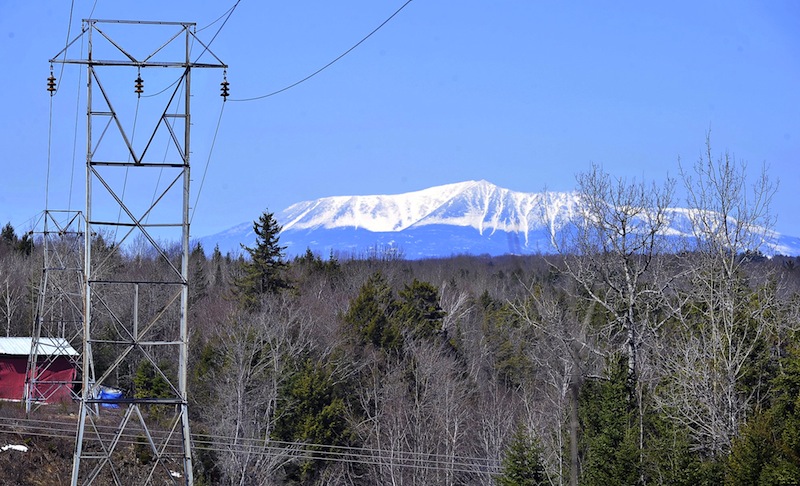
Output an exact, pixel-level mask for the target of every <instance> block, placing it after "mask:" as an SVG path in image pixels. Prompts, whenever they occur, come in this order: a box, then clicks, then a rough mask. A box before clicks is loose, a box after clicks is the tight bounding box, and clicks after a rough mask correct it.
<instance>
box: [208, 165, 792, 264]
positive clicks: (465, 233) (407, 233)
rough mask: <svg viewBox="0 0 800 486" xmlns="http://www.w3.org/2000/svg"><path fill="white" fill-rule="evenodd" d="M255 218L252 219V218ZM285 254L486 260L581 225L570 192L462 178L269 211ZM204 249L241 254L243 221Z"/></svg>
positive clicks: (771, 243) (786, 245)
mask: <svg viewBox="0 0 800 486" xmlns="http://www.w3.org/2000/svg"><path fill="white" fill-rule="evenodd" d="M668 214H669V216H670V219H671V224H670V227H669V229H668V230H667V231H665V232H664V236H665V237H680V236H690V235H691V227H692V223H691V212H690V211H689V210H687V209H682V208H671V209H670V210H669V211H668ZM255 217H256V216H254V219H255ZM275 218H276V219H277V221H278V223H279V224H280V225H281V226H282V227H283V230H282V232H281V235H280V241H281V244H282V245H284V246H286V247H287V248H286V255H287V257H290V258H291V257H293V256H297V255H302V254H304V253H305V252H306V250H307V249H311V251H312V252H314V253H316V254H318V255H320V256H322V257H323V258H325V257H327V256H328V255H329V254H331V252H333V253H334V254H338V255H345V256H356V257H359V256H367V255H371V254H374V253H376V252H378V253H386V252H389V253H394V254H397V255H398V256H402V257H404V258H410V259H418V258H438V257H449V256H453V255H459V254H471V255H482V254H488V255H492V256H497V255H504V254H533V253H553V252H555V246H554V242H556V241H560V238H562V236H563V230H564V229H565V227H567V226H568V225H570V224H572V223H579V222H580V221H582V219H583V216H582V211H581V205H580V197H579V195H578V194H577V193H574V192H571V193H570V192H544V193H526V192H515V191H511V190H509V189H504V188H501V187H497V186H495V185H493V184H491V183H489V182H487V181H468V182H460V183H455V184H447V185H443V186H437V187H431V188H428V189H423V190H421V191H415V192H409V193H405V194H395V195H371V196H334V197H324V198H321V199H317V200H314V201H304V202H299V203H297V204H293V205H291V206H289V207H288V208H286V209H284V210H283V211H280V212H276V213H275ZM200 241H201V243H202V244H203V247H204V248H206V250H210V249H211V248H214V246H215V245H217V244H218V245H219V247H220V250H221V251H222V252H223V253H226V252H232V253H233V254H237V253H239V252H241V251H242V250H241V246H240V244H244V245H247V246H252V245H253V244H254V242H255V234H254V233H253V223H252V222H247V223H242V224H240V225H237V226H234V227H232V228H230V229H228V230H226V231H223V232H221V233H217V234H215V235H211V236H207V237H204V238H201V239H200ZM761 251H762V252H763V253H765V254H768V255H772V254H784V255H792V256H795V255H800V238H795V237H789V236H783V235H779V234H777V233H772V234H771V236H770V238H769V239H768V240H767V241H765V242H764V246H763V248H761Z"/></svg>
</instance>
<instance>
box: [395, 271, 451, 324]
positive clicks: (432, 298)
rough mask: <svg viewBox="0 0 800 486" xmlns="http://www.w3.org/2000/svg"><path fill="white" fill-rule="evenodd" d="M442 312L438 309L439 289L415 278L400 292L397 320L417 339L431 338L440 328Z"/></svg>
mask: <svg viewBox="0 0 800 486" xmlns="http://www.w3.org/2000/svg"><path fill="white" fill-rule="evenodd" d="M444 315H445V313H444V311H443V310H442V308H441V307H439V289H438V288H436V287H435V286H434V285H432V284H429V283H428V282H420V281H419V280H417V279H416V278H415V279H414V280H413V281H412V282H411V285H408V284H407V285H405V287H404V288H403V290H401V291H400V300H399V307H398V309H397V320H398V321H399V322H400V324H401V326H403V328H404V329H409V330H411V332H412V334H413V335H414V336H417V337H426V338H429V337H433V336H434V335H436V334H438V333H439V331H440V329H441V327H442V319H443V318H444Z"/></svg>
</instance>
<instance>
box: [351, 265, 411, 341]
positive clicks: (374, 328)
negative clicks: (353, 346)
mask: <svg viewBox="0 0 800 486" xmlns="http://www.w3.org/2000/svg"><path fill="white" fill-rule="evenodd" d="M397 309H398V305H397V302H396V301H395V298H394V293H393V292H392V289H391V287H389V283H388V282H387V281H386V278H385V277H384V276H383V274H382V273H380V272H377V273H375V274H373V275H371V276H370V277H369V278H368V279H367V282H366V283H365V284H364V285H363V286H362V287H361V290H360V291H359V293H358V296H356V298H355V299H354V300H353V301H352V302H351V304H350V308H349V309H348V310H347V313H346V314H345V315H344V322H345V323H347V324H349V325H350V327H351V328H352V329H353V330H354V331H355V333H356V335H357V336H359V339H361V340H362V342H365V343H371V344H372V345H374V346H376V347H378V348H381V349H383V350H385V351H396V350H399V349H400V348H401V346H402V344H403V337H402V335H401V333H400V330H399V329H398V327H397V325H396V324H395V322H396V321H395V314H396V313H397Z"/></svg>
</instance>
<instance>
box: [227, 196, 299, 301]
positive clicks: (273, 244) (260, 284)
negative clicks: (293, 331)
mask: <svg viewBox="0 0 800 486" xmlns="http://www.w3.org/2000/svg"><path fill="white" fill-rule="evenodd" d="M281 229H282V228H281V226H280V225H279V224H278V222H277V221H276V220H275V218H274V216H273V214H272V213H270V212H268V211H265V212H264V213H263V214H262V215H261V216H260V217H259V218H258V221H255V222H253V232H254V233H255V234H256V244H255V246H254V247H252V248H251V247H248V246H244V245H242V248H243V249H244V250H245V251H247V253H248V254H249V255H250V260H249V261H245V262H244V264H243V274H242V276H241V277H239V278H237V279H236V281H235V286H236V293H237V295H238V297H239V299H240V301H241V303H242V305H244V306H245V307H254V306H256V305H257V304H258V302H259V301H260V299H261V296H262V295H266V294H274V293H278V292H280V291H281V290H284V289H288V288H289V287H290V285H289V281H288V280H287V279H286V277H285V276H284V271H285V269H286V267H287V263H286V262H285V261H284V259H283V251H284V250H285V249H286V247H283V246H280V242H279V237H278V233H280V231H281Z"/></svg>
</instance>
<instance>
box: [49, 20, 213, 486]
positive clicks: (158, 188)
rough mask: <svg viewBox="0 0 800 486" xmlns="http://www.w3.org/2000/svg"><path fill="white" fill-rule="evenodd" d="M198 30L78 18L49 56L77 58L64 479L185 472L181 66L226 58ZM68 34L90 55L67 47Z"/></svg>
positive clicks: (188, 465) (185, 99)
mask: <svg viewBox="0 0 800 486" xmlns="http://www.w3.org/2000/svg"><path fill="white" fill-rule="evenodd" d="M195 30H196V27H195V24H194V23H188V22H148V21H124V20H97V19H88V20H83V27H82V29H81V33H80V34H79V35H78V36H77V37H76V38H75V39H73V40H72V41H71V42H70V43H68V44H67V47H65V48H64V50H62V51H61V52H60V53H59V54H57V55H56V56H54V58H53V59H51V60H50V63H51V65H52V64H53V63H64V64H79V65H85V66H86V69H87V81H86V82H87V117H86V210H85V218H86V230H85V239H84V248H83V251H84V258H83V260H84V262H85V265H84V272H83V287H84V291H83V297H84V300H83V349H82V357H83V367H82V369H83V370H84V372H83V374H82V381H81V398H80V411H79V416H78V428H77V436H76V440H75V453H74V458H73V469H72V484H73V485H78V484H91V483H93V482H94V481H95V480H97V479H98V478H102V479H101V480H100V481H101V482H102V483H104V484H105V483H106V482H111V483H113V484H119V485H122V484H127V483H130V481H134V482H137V483H146V484H186V485H192V484H193V470H192V465H193V463H192V446H191V435H190V427H189V407H188V396H187V371H188V370H187V365H188V344H189V323H188V321H187V317H188V295H189V292H188V291H189V183H190V171H189V169H190V160H189V159H190V154H191V150H190V131H191V125H192V120H191V114H190V105H191V100H192V93H191V80H192V79H191V76H192V71H193V70H194V69H197V68H222V69H226V68H227V65H225V64H224V63H223V62H222V61H220V60H219V58H217V57H216V56H215V55H214V54H213V53H212V52H211V51H210V50H209V48H208V46H207V45H206V44H204V43H203V42H202V41H201V40H200V39H198V38H197V36H196V35H195ZM79 38H81V39H83V40H85V41H86V45H87V49H88V50H87V57H86V58H81V59H69V58H67V57H66V54H65V52H66V51H67V50H68V49H69V47H70V45H72V44H74V43H75V42H76V41H77V40H78V39H79ZM192 52H194V54H192ZM62 53H64V54H65V56H64V58H63V59H59V57H60V56H61V54H62ZM198 53H199V54H198ZM190 56H194V57H195V60H194V61H192V59H191V57H190ZM203 58H205V59H211V62H199V60H200V59H203ZM155 68H161V69H155ZM165 73H167V74H165ZM148 77H150V78H151V82H149V83H148V85H149V86H153V88H152V90H146V89H145V83H146V82H147V78H148ZM165 77H166V79H165ZM52 78H53V76H52V74H51V79H50V80H49V81H50V83H53V82H54V81H53V80H52ZM153 79H155V80H156V82H152V80H153ZM170 80H171V81H170ZM49 86H51V85H49ZM48 89H50V88H48ZM148 91H149V92H148ZM150 93H152V94H150ZM227 94H228V91H227V80H224V79H223V90H222V96H223V97H226V96H227ZM134 105H135V109H133V108H132V107H133V106H134ZM126 108H127V110H126ZM150 117H152V119H149V118H150ZM138 126H145V128H144V130H145V135H144V136H143V137H142V136H140V135H141V130H142V129H140V133H139V134H137V133H136V129H137V127H138ZM153 126H154V128H152V131H149V130H150V128H151V127H153ZM165 147H166V148H165ZM131 193H134V194H133V196H131ZM145 194H146V195H147V196H144V195H145ZM150 194H152V198H151V197H150V196H149V195H150ZM123 253H124V254H125V255H130V256H132V257H133V258H130V257H129V258H127V259H125V260H124V261H125V262H126V264H127V265H128V266H129V267H133V268H127V269H126V271H125V272H124V274H123V273H122V272H120V271H119V267H120V266H121V265H122V262H123V259H122V258H121V257H122V254H123ZM89 370H90V371H91V372H88V371H89Z"/></svg>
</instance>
